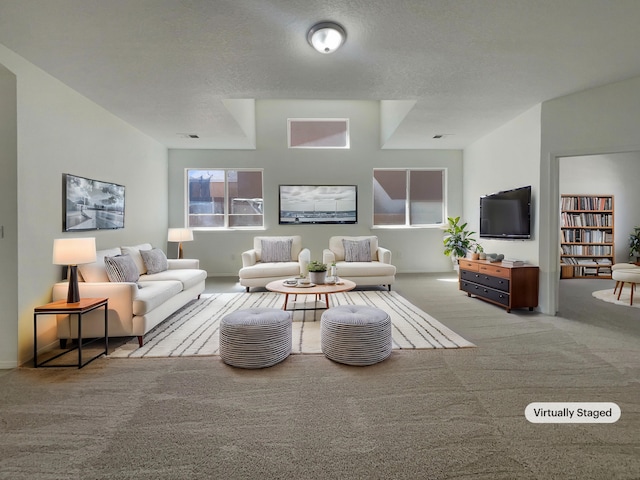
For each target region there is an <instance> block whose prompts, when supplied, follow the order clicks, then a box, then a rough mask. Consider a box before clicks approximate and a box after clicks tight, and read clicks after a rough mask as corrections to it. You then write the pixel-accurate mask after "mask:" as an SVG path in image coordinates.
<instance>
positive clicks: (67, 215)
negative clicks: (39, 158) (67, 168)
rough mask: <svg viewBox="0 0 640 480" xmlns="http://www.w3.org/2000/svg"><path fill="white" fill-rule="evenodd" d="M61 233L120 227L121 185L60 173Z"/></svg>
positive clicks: (123, 202) (123, 205)
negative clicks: (61, 200)
mask: <svg viewBox="0 0 640 480" xmlns="http://www.w3.org/2000/svg"><path fill="white" fill-rule="evenodd" d="M62 185H63V219H62V228H63V231H65V232H78V231H86V230H115V229H120V228H124V213H125V187H124V185H119V184H117V183H111V182H105V181H101V180H94V179H91V178H86V177H81V176H78V175H73V174H70V173H65V174H63V176H62Z"/></svg>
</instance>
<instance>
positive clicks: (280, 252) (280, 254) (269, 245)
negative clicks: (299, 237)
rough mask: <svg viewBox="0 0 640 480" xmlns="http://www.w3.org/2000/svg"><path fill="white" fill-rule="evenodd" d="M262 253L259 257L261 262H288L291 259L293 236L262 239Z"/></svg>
mask: <svg viewBox="0 0 640 480" xmlns="http://www.w3.org/2000/svg"><path fill="white" fill-rule="evenodd" d="M261 244H262V253H261V255H260V259H261V261H262V262H265V263H270V262H290V261H291V246H292V245H293V238H287V239H284V238H283V239H281V240H275V239H263V240H261Z"/></svg>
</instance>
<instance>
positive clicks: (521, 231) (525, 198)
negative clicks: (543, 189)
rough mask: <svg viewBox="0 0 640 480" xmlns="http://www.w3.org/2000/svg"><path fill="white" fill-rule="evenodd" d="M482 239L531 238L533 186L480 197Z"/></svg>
mask: <svg viewBox="0 0 640 480" xmlns="http://www.w3.org/2000/svg"><path fill="white" fill-rule="evenodd" d="M480 237H481V238H531V186H530V185H529V186H527V187H520V188H514V189H513V190H505V191H502V192H497V193H492V194H490V195H485V196H483V197H480Z"/></svg>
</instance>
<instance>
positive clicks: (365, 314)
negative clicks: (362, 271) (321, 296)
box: [320, 305, 392, 365]
mask: <svg viewBox="0 0 640 480" xmlns="http://www.w3.org/2000/svg"><path fill="white" fill-rule="evenodd" d="M320 346H321V348H322V353H324V354H325V356H326V357H327V358H328V359H330V360H333V361H334V362H338V363H344V364H346V365H373V364H374V363H378V362H381V361H383V360H385V359H386V358H388V357H389V355H391V349H392V340H391V317H389V314H388V313H387V312H385V311H384V310H380V309H379V308H375V307H369V306H366V305H342V306H339V307H334V308H330V309H328V310H326V311H325V312H324V313H323V314H322V317H321V318H320Z"/></svg>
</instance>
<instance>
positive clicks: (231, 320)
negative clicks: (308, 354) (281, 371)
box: [220, 308, 292, 368]
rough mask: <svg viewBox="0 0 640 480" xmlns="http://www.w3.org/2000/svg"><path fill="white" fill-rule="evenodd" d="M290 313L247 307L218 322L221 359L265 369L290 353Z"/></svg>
mask: <svg viewBox="0 0 640 480" xmlns="http://www.w3.org/2000/svg"><path fill="white" fill-rule="evenodd" d="M291 342H292V335H291V314H290V312H285V311H284V310H280V309H276V308H249V309H245V310H238V311H236V312H233V313H230V314H229V315H226V316H225V317H224V318H223V319H222V320H221V322H220V358H221V359H222V361H223V362H224V363H226V364H227V365H231V366H233V367H240V368H265V367H271V366H272V365H275V364H276V363H280V362H281V361H283V360H284V359H285V358H287V357H288V356H289V354H290V353H291Z"/></svg>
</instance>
